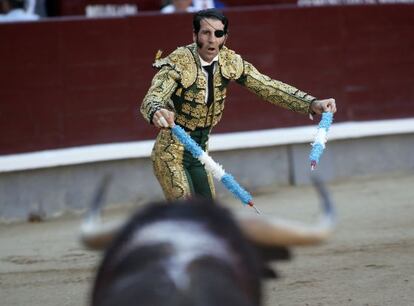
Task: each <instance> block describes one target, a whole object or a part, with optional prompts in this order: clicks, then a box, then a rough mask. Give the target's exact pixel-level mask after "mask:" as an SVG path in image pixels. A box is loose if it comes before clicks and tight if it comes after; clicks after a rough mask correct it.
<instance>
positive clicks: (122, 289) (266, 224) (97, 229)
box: [81, 182, 334, 306]
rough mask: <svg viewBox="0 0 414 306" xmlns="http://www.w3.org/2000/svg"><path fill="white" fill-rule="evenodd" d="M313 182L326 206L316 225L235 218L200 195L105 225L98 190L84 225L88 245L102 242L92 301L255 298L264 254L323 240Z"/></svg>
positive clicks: (328, 220) (325, 222)
mask: <svg viewBox="0 0 414 306" xmlns="http://www.w3.org/2000/svg"><path fill="white" fill-rule="evenodd" d="M316 186H317V189H318V191H319V193H320V194H321V196H322V203H323V207H324V209H323V212H324V213H323V215H322V219H321V221H320V222H319V223H318V224H317V225H314V226H306V225H303V224H298V223H294V222H288V221H281V220H276V219H274V218H265V217H263V216H257V215H253V214H251V215H248V216H247V215H238V214H236V215H235V216H234V217H233V216H231V214H230V213H229V212H228V211H227V210H226V209H224V208H223V207H221V206H220V205H218V204H217V203H214V202H212V201H208V200H203V199H189V200H186V201H177V202H173V203H169V205H165V203H152V204H150V205H149V206H147V207H146V208H144V209H142V210H140V211H138V212H137V213H136V214H135V215H134V216H133V217H132V218H131V219H130V220H129V221H128V222H127V223H126V224H125V222H123V223H122V222H119V223H112V224H110V223H103V224H102V222H100V209H99V205H98V203H100V202H101V199H100V197H101V196H102V194H103V191H102V190H101V191H99V192H98V197H97V199H96V200H95V205H94V208H93V209H92V210H91V212H90V214H89V216H88V218H87V219H86V220H85V222H84V223H83V225H82V228H81V237H82V241H83V243H84V244H85V245H86V246H88V247H90V248H93V249H103V248H107V251H106V254H105V257H104V260H103V262H102V265H101V266H100V269H99V272H98V275H97V279H96V282H95V286H94V293H93V305H151V306H154V305H187V304H188V305H259V304H260V296H261V294H260V278H261V277H262V276H263V271H267V272H269V271H270V270H269V269H267V268H266V261H267V260H269V259H270V260H274V259H286V258H288V257H289V252H288V250H287V247H288V246H293V245H310V244H316V243H319V242H322V241H324V240H325V239H326V238H327V237H328V236H329V234H330V233H331V231H332V227H333V223H334V220H333V219H334V216H333V209H332V205H331V202H330V200H329V198H328V196H327V193H326V191H325V190H324V188H323V186H322V184H320V183H319V182H316ZM102 188H103V189H105V186H102ZM115 236H116V237H115ZM114 238H116V239H114ZM108 246H109V247H108ZM258 250H259V252H257V251H258ZM136 299H139V301H137V300H136ZM199 301H203V303H200V304H198V303H199Z"/></svg>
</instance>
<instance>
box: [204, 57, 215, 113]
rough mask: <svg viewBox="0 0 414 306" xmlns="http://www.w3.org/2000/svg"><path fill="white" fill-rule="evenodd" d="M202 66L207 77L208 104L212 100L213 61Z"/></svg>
mask: <svg viewBox="0 0 414 306" xmlns="http://www.w3.org/2000/svg"><path fill="white" fill-rule="evenodd" d="M203 68H204V69H205V70H206V71H207V74H208V79H207V84H208V97H207V106H210V105H211V103H213V101H214V81H213V75H214V73H213V71H214V62H213V63H212V64H211V65H207V66H203Z"/></svg>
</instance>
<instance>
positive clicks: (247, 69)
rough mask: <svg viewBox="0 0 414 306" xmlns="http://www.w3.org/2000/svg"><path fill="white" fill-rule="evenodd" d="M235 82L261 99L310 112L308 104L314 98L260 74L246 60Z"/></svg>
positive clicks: (293, 109)
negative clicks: (240, 74) (242, 70)
mask: <svg viewBox="0 0 414 306" xmlns="http://www.w3.org/2000/svg"><path fill="white" fill-rule="evenodd" d="M237 82H238V83H239V84H241V85H243V86H245V87H246V88H247V89H248V90H250V91H251V92H253V93H255V94H256V95H258V96H259V97H261V98H262V99H264V100H266V101H268V102H270V103H272V104H276V105H279V106H281V107H284V108H287V109H290V110H292V111H295V112H299V113H305V114H307V113H310V105H311V103H312V102H313V101H314V100H316V98H315V97H313V96H311V95H309V94H307V93H306V92H303V91H301V90H299V89H297V88H295V87H293V86H290V85H288V84H285V83H283V82H280V81H277V80H273V79H271V78H269V77H268V76H266V75H264V74H261V73H260V72H259V71H258V70H257V69H256V68H255V67H254V66H253V65H252V64H250V63H249V62H246V61H244V72H243V74H242V76H241V77H240V78H239V79H238V80H237Z"/></svg>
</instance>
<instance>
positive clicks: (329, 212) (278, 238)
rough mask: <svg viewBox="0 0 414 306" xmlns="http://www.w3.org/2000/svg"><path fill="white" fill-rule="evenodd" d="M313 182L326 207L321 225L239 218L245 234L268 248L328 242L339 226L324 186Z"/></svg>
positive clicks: (249, 217) (258, 218)
mask: <svg viewBox="0 0 414 306" xmlns="http://www.w3.org/2000/svg"><path fill="white" fill-rule="evenodd" d="M312 181H313V183H314V185H315V187H316V189H317V190H318V193H319V195H320V197H321V201H322V206H323V214H322V216H321V219H320V221H319V223H317V224H315V225H305V224H301V223H299V222H295V221H288V220H277V219H271V218H265V217H263V216H257V215H249V216H246V215H244V216H243V215H238V216H237V219H238V222H239V224H240V227H241V229H242V230H243V232H244V233H245V234H246V235H247V237H248V238H249V239H250V240H251V241H253V242H254V243H256V244H259V245H267V246H289V245H290V246H292V245H312V244H317V243H320V242H322V241H324V240H326V239H327V238H328V237H329V236H330V234H331V233H332V230H333V228H334V226H335V213H334V208H333V205H332V202H331V200H330V198H329V195H328V192H327V191H326V189H325V187H324V185H323V184H322V182H320V181H319V180H318V179H316V178H315V177H312Z"/></svg>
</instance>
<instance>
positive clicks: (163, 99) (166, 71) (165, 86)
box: [140, 66, 179, 123]
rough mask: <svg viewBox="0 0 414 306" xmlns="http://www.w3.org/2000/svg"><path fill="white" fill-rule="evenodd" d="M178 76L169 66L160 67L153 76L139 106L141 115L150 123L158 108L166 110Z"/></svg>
mask: <svg viewBox="0 0 414 306" xmlns="http://www.w3.org/2000/svg"><path fill="white" fill-rule="evenodd" d="M178 82H179V74H178V73H177V72H176V71H175V70H174V69H173V68H172V67H170V66H164V67H162V68H161V69H160V70H159V71H158V72H157V74H156V75H155V76H154V78H153V79H152V82H151V87H150V88H149V90H148V92H147V94H146V95H145V97H144V100H143V101H142V104H141V109H140V110H141V114H142V115H143V116H144V118H145V119H146V120H147V121H148V122H149V123H151V122H152V117H153V116H154V113H155V112H156V111H157V110H159V109H160V108H168V107H167V105H168V102H169V101H170V99H171V96H172V94H173V93H174V91H175V90H176V88H177V86H178Z"/></svg>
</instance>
